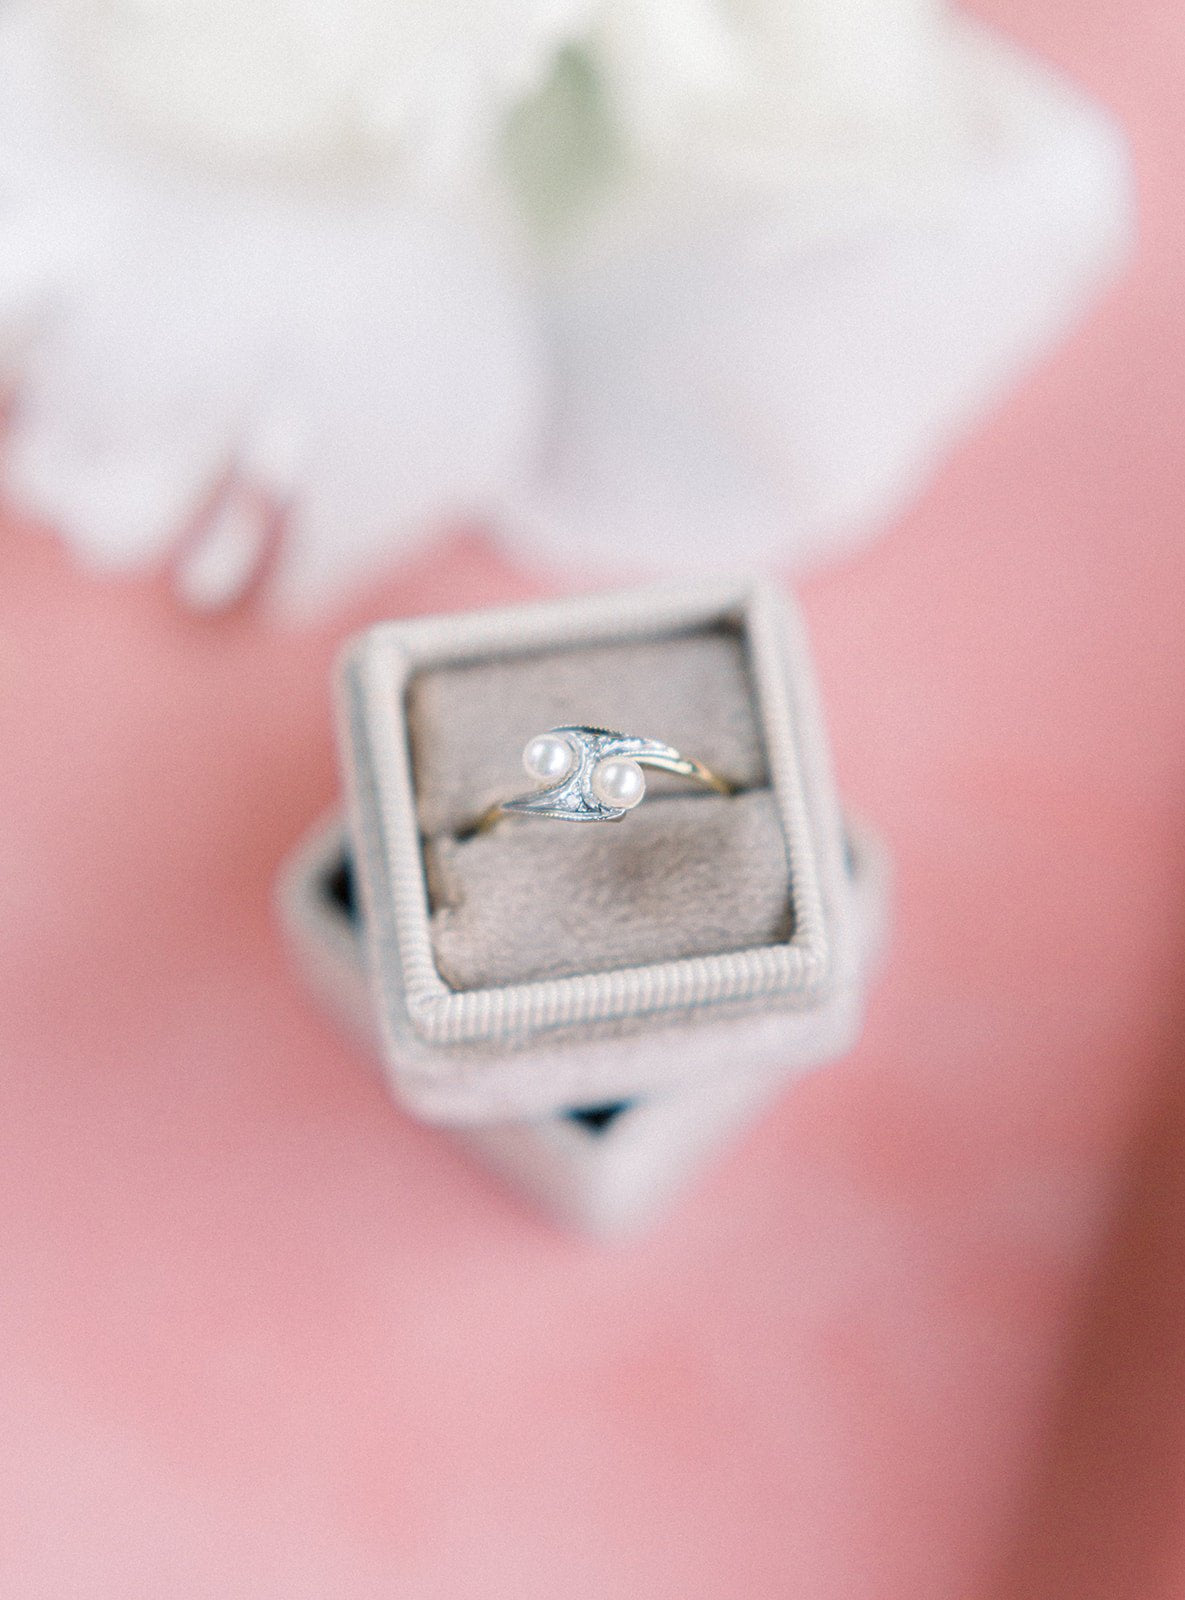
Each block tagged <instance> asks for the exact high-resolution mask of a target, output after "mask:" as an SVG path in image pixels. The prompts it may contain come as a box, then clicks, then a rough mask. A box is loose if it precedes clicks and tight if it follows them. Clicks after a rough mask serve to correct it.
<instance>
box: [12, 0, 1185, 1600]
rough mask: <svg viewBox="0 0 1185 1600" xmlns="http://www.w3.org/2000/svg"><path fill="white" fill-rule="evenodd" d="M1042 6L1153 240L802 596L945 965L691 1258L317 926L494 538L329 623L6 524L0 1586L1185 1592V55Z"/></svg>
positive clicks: (755, 1594) (713, 1223)
mask: <svg viewBox="0 0 1185 1600" xmlns="http://www.w3.org/2000/svg"><path fill="white" fill-rule="evenodd" d="M996 11H997V13H998V20H1000V21H1001V22H1003V23H1004V24H1005V25H1007V26H1008V27H1009V28H1010V30H1011V31H1013V32H1019V33H1022V34H1023V35H1024V36H1025V37H1026V39H1027V41H1028V42H1030V43H1032V44H1034V45H1035V46H1036V47H1037V48H1039V49H1041V50H1042V51H1044V52H1045V53H1046V54H1048V55H1050V56H1052V57H1053V58H1055V59H1057V60H1060V61H1062V62H1063V63H1065V64H1066V65H1068V66H1070V67H1071V68H1072V69H1073V70H1074V71H1076V72H1077V73H1078V75H1079V76H1080V77H1081V78H1082V79H1083V80H1085V81H1086V82H1087V83H1088V84H1089V85H1090V86H1091V87H1093V88H1094V89H1095V91H1096V92H1098V93H1099V94H1100V95H1101V96H1102V97H1103V98H1104V99H1105V100H1107V101H1109V102H1110V103H1111V104H1112V105H1114V106H1115V107H1116V108H1118V109H1119V111H1120V112H1121V114H1122V115H1123V116H1124V118H1125V120H1126V122H1127V125H1128V127H1129V129H1130V131H1131V134H1132V138H1133V141H1134V144H1135V149H1136V156H1137V162H1138V166H1139V170H1140V173H1141V181H1142V186H1143V202H1144V217H1145V233H1144V240H1143V246H1142V253H1141V258H1140V261H1139V263H1138V266H1137V268H1136V270H1135V271H1134V272H1133V273H1132V274H1131V276H1130V277H1129V279H1128V280H1127V281H1126V283H1125V284H1124V285H1123V286H1122V287H1121V288H1120V290H1118V291H1117V292H1116V293H1115V294H1114V295H1113V296H1112V297H1111V298H1110V300H1109V302H1108V304H1107V305H1106V306H1105V307H1104V308H1103V310H1102V311H1101V312H1100V313H1099V314H1098V315H1096V316H1095V317H1094V318H1093V320H1092V321H1091V323H1090V325H1089V326H1088V327H1087V328H1086V329H1085V331H1084V332H1082V333H1081V334H1080V335H1079V336H1078V337H1077V338H1076V339H1075V340H1074V341H1073V343H1072V345H1071V346H1070V347H1069V348H1068V349H1067V350H1066V351H1065V352H1064V353H1063V354H1062V355H1061V356H1060V357H1059V358H1058V360H1056V361H1055V362H1054V363H1052V364H1051V365H1050V366H1048V367H1047V368H1046V369H1045V370H1044V371H1042V372H1041V373H1039V374H1038V375H1036V376H1035V377H1034V378H1033V379H1032V381H1030V382H1029V383H1028V384H1027V385H1026V387H1025V389H1024V391H1023V392H1022V393H1021V394H1019V395H1018V396H1017V397H1016V398H1015V400H1014V402H1013V403H1012V404H1011V405H1010V406H1009V408H1008V409H1007V411H1006V413H1005V415H1004V416H1002V417H1001V418H1000V419H999V420H998V421H996V423H995V424H994V425H993V426H991V427H990V428H989V429H987V430H986V431H985V432H984V433H983V434H982V436H981V437H980V438H979V439H978V440H977V441H976V442H975V443H974V444H973V445H972V446H971V447H970V448H967V449H965V450H963V451H962V452H961V453H960V455H959V457H958V459H957V460H955V461H954V462H953V463H952V464H951V466H950V468H949V470H948V471H947V472H946V473H945V474H944V476H943V478H942V481H941V482H940V483H939V484H937V486H936V487H935V488H934V490H933V492H932V493H931V494H930V495H929V496H928V498H927V500H926V502H925V504H924V505H923V506H922V507H920V508H919V509H918V511H917V512H916V513H915V514H914V515H912V516H911V517H909V518H908V519H907V521H906V523H905V525H904V526H902V527H901V528H900V529H899V530H897V531H896V532H894V534H893V535H892V537H891V538H889V539H888V540H887V542H885V543H884V544H883V545H882V546H880V547H879V548H878V549H877V550H875V551H874V552H872V553H871V554H870V555H868V556H866V557H865V558H863V559H861V560H860V561H859V562H858V563H856V564H853V565H852V566H851V567H850V568H847V569H845V570H842V571H839V572H836V573H834V574H831V575H829V576H827V577H824V578H822V579H820V580H818V581H815V582H813V583H812V584H810V585H809V587H808V590H807V595H806V599H807V604H808V610H809V613H810V617H811V621H812V623H813V630H814V635H815V640H816V643H817V647H818V651H819V656H820V660H821V666H822V675H823V679H824V686H825V690H826V693H827V698H828V700H829V703H830V707H831V712H832V716H833V725H834V732H835V739H836V745H837V749H838V755H839V762H840V767H841V771H842V775H843V779H844V782H845V787H846V790H847V792H848V793H849V795H850V796H851V798H852V800H853V801H854V802H855V803H856V804H857V805H858V807H859V808H860V809H862V810H863V811H864V812H866V813H867V814H868V815H869V816H870V817H873V818H875V819H877V821H878V822H879V823H881V824H882V825H883V826H884V827H885V829H886V830H887V832H888V833H889V835H890V837H891V839H892V842H893V844H894V846H895V849H896V852H897V857H898V861H899V867H900V881H899V918H898V931H897V939H896V943H895V946H894V950H893V954H892V959H891V962H890V966H889V970H888V973H887V975H886V978H885V981H884V983H883V986H882V989H881V991H880V994H879V997H878V999H877V1001H876V1003H875V1006H874V1010H873V1014H872V1018H871V1022H870V1025H869V1028H868V1032H867V1037H866V1039H865V1041H864V1043H863V1045H862V1047H861V1048H860V1050H859V1051H858V1053H857V1054H856V1055H855V1056H854V1057H853V1058H852V1059H851V1060H850V1061H849V1062H847V1063H845V1064H844V1065H842V1066H840V1067H839V1068H837V1069H835V1070H833V1071H830V1072H828V1073H826V1074H825V1075H821V1076H819V1077H817V1078H815V1079H814V1080H813V1081H810V1082H808V1083H806V1084H804V1085H802V1086H801V1087H800V1088H799V1089H797V1090H795V1092H794V1093H792V1094H791V1096H790V1097H789V1098H788V1099H787V1100H786V1102H785V1103H784V1104H783V1105H782V1106H781V1108H780V1109H779V1110H778V1111H777V1112H776V1113H775V1114H774V1115H772V1116H771V1117H770V1118H769V1119H768V1120H767V1121H766V1122H765V1123H764V1125H763V1126H762V1127H760V1128H759V1129H758V1130H757V1131H756V1132H755V1133H754V1134H753V1135H752V1137H750V1138H749V1139H748V1140H747V1141H746V1143H745V1144H744V1146H743V1148H741V1149H740V1150H738V1151H737V1152H736V1153H735V1154H734V1155H733V1156H732V1157H731V1158H730V1159H729V1160H728V1161H727V1162H726V1163H725V1164H724V1166H723V1167H722V1168H721V1169H720V1170H719V1171H718V1172H717V1173H715V1174H714V1175H713V1176H712V1177H710V1178H709V1180H708V1181H707V1182H706V1183H704V1184H703V1185H702V1186H701V1187H700V1188H699V1189H698V1190H697V1191H696V1192H695V1193H694V1194H692V1195H691V1196H689V1197H688V1199H687V1200H686V1202H685V1203H684V1204H682V1205H681V1207H680V1208H679V1210H678V1212H677V1213H676V1214H675V1215H673V1216H672V1217H671V1218H670V1220H669V1221H668V1222H667V1223H666V1224H665V1225H664V1226H662V1227H661V1228H660V1229H659V1230H658V1231H657V1232H656V1233H655V1234H654V1235H653V1236H651V1237H649V1238H647V1239H644V1240H642V1241H640V1242H638V1243H636V1244H631V1245H629V1246H626V1247H623V1248H620V1249H617V1250H609V1251H606V1250H602V1249H597V1248H593V1247H591V1246H588V1245H584V1244H580V1243H574V1242H571V1241H569V1240H566V1239H564V1238H561V1237H558V1236H557V1235H555V1234H552V1233H550V1232H548V1231H547V1230H546V1229H545V1228H544V1227H543V1226H542V1225H540V1224H538V1223H536V1222H534V1221H533V1220H531V1218H530V1217H528V1216H527V1215H525V1214H524V1212H523V1211H522V1210H521V1209H520V1208H519V1207H518V1206H517V1205H516V1204H514V1203H513V1202H512V1201H510V1200H508V1199H506V1198H505V1197H504V1196H503V1195H502V1194H501V1193H500V1192H498V1191H497V1190H496V1188H495V1187H494V1186H493V1184H492V1183H490V1182H488V1181H487V1180H485V1179H484V1178H483V1177H482V1176H481V1175H479V1174H478V1173H476V1172H475V1171H474V1170H473V1169H471V1168H470V1167H469V1166H467V1165H466V1164H465V1162H464V1161H463V1160H462V1159H461V1158H460V1157H459V1156H456V1155H454V1154H452V1153H450V1151H449V1150H448V1149H447V1148H446V1147H445V1146H444V1145H442V1144H441V1142H440V1141H439V1139H438V1138H437V1137H436V1136H434V1135H433V1134H431V1133H429V1132H426V1131H423V1130H420V1129H418V1128H416V1127H414V1126H412V1125H411V1124H410V1123H409V1122H407V1121H406V1120H405V1119H403V1118H402V1117H400V1116H399V1115H398V1114H397V1113H396V1112H394V1111H393V1110H392V1109H391V1108H390V1107H389V1106H388V1105H387V1104H386V1103H385V1102H384V1100H383V1098H382V1097H381V1095H380V1092H379V1090H378V1089H377V1087H376V1086H375V1083H374V1082H373V1080H372V1078H371V1076H370V1075H369V1073H368V1071H367V1069H366V1066H365V1064H364V1062H363V1060H362V1059H361V1057H360V1055H359V1053H358V1052H357V1051H356V1050H354V1049H352V1048H351V1047H350V1045H349V1044H347V1043H346V1042H344V1041H343V1040H342V1039H341V1038H339V1037H337V1036H336V1035H335V1034H334V1032H333V1031H332V1030H331V1029H330V1027H329V1026H328V1025H327V1024H326V1023H325V1022H323V1021H322V1020H321V1018H320V1017H319V1015H318V1014H317V1013H316V1011H315V1010H314V1008H313V1006H312V1005H311V1003H310V1002H309V1001H308V1000H307V999H306V998H305V997H304V996H303V994H302V993H301V991H300V989H299V987H298V985H297V984H296V983H295V982H294V980H293V978H292V977H291V976H290V974H289V972H288V970H287V968H286V966H285V963H284V960H283V957H282V953H281V950H280V948H279V944H278V940H277V937H276V933H275V929H274V926H273V922H272V919H271V916H270V910H269V894H270V888H271V882H272V878H273V874H274V872H275V869H276V866H277V863H278V862H279V860H280V858H281V856H282V854H283V853H284V852H285V851H286V850H287V849H288V848H289V846H290V845H291V844H292V842H293V841H294V840H295V839H296V838H297V837H298V836H299V834H300V833H301V831H302V829H303V828H304V827H305V825H306V824H307V823H308V822H309V821H310V820H311V819H312V818H313V817H314V816H315V815H316V814H317V812H318V811H319V809H320V808H321V807H322V806H323V805H324V804H325V803H326V802H328V800H329V799H330V798H331V796H332V795H333V793H334V789H335V780H334V770H333V757H332V749H331V737H330V720H329V704H328V695H327V687H326V685H327V672H328V668H329V663H330V659H331V656H332V653H333V650H334V647H335V645H336V643H337V642H338V640H339V639H340V637H341V636H342V634H343V633H344V632H345V631H346V629H347V627H349V626H352V625H353V624H355V623H357V622H358V621H361V620H364V619H365V618H369V617H372V616H379V615H382V614H384V613H388V612H392V611H396V612H406V611H413V610H425V609H429V608H432V609H435V608H441V607H452V606H457V605H475V604H485V603H488V602H491V601H495V600H501V599H504V598H507V597H509V596H518V595H522V594H524V593H527V592H529V591H530V590H531V589H532V587H533V584H532V580H530V579H528V578H526V577H524V576H523V575H522V574H519V573H514V572H511V571H509V570H507V569H506V568H505V567H504V566H503V565H502V564H501V563H500V562H499V561H498V559H497V558H496V557H494V556H493V555H492V554H491V553H490V552H489V551H488V550H487V549H486V548H485V547H484V546H483V545H482V544H481V542H480V541H476V540H473V539H460V540H458V541H456V542H454V543H453V544H451V545H450V546H448V547H447V548H445V549H444V550H443V551H442V552H440V553H439V554H437V555H434V556H431V557H426V558H425V559H424V560H423V561H422V562H421V563H420V564H419V565H418V566H417V567H416V568H415V569H414V570H407V571H404V572H403V573H401V574H399V575H397V576H396V577H395V578H394V579H393V580H392V581H391V583H390V584H389V585H388V586H387V588H386V590H385V592H383V593H380V594H375V595H372V596H370V597H369V598H368V600H367V603H366V604H365V606H362V607H359V609H358V611H357V613H356V614H355V615H354V616H353V617H350V618H345V619H338V620H337V621H336V622H335V624H334V626H333V627H332V628H327V629H326V630H325V631H324V632H322V633H319V634H317V635H305V636H300V635H293V634H286V633H283V632H280V631H278V630H276V629H274V628H272V627H270V626H269V625H267V624H266V623H265V622H263V621H261V620H260V619H259V618H258V617H256V616H253V615H250V614H244V615H241V616H239V617H236V618H234V619H228V620H226V621H224V622H220V623H215V624H210V623H203V622H197V621H192V620H187V619H186V618H184V617H183V616H181V615H180V614H179V613H178V611H177V609H176V607H175V606H174V605H173V604H172V602H171V601H170V600H169V598H168V596H167V589H166V586H165V584H164V583H163V581H162V582H138V583H100V582H96V581H90V580H88V579H85V578H83V577H80V576H79V575H77V574H76V573H75V572H73V571H71V570H70V569H69V568H68V567H67V565H66V562H65V560H64V558H63V556H62V555H61V554H60V552H59V551H58V549H57V548H56V547H55V546H54V545H53V544H52V543H51V542H50V541H49V540H46V539H44V538H43V537H41V536H40V535H38V534H36V533H35V532H34V530H31V529H28V528H19V527H16V526H13V525H12V524H11V523H9V524H8V525H6V526H5V527H4V529H3V532H2V534H0V1061H2V1068H3V1070H2V1073H0V1190H2V1203H0V1440H2V1444H0V1593H3V1594H4V1595H5V1596H9V1595H11V1596H13V1597H14V1600H41V1597H46V1600H63V1597H67V1596H69V1597H71V1600H139V1597H145V1600H162V1597H168V1600H206V1597H211V1600H212V1597H219V1600H226V1597H246V1600H273V1597H274V1600H362V1597H368V1600H369V1597H376V1600H377V1597H380V1596H381V1597H383V1600H391V1597H395V1596H397V1597H399V1600H429V1597H441V1600H554V1597H556V1596H563V1597H566V1600H640V1597H647V1600H701V1597H702V1600H722V1597H723V1600H732V1597H737V1600H767V1597H769V1600H775V1597H777V1600H929V1597H935V1600H952V1597H954V1596H960V1597H961V1596H981V1595H982V1596H992V1597H1002V1596H1012V1595H1025V1596H1034V1597H1038V1596H1039V1597H1042V1600H1051V1597H1055V1596H1067V1597H1071V1596H1072V1597H1074V1600H1091V1597H1094V1596H1099V1597H1103V1596H1105V1597H1107V1600H1123V1597H1127V1596H1132V1597H1136V1596H1139V1597H1140V1600H1160V1597H1162V1596H1169V1595H1171V1594H1180V1593H1183V1592H1185V1536H1183V1534H1182V1527H1183V1526H1185V1237H1183V1235H1185V1078H1183V1076H1182V1074H1181V1072H1180V1070H1179V1069H1180V1066H1181V1064H1182V1055H1183V1054H1185V1051H1183V1043H1182V1041H1183V1039H1185V1026H1183V1024H1185V1018H1183V1015H1182V1013H1183V1009H1185V1002H1183V997H1182V985H1181V974H1182V970H1183V955H1185V948H1183V947H1185V805H1183V800H1185V675H1183V669H1185V624H1183V618H1182V599H1183V596H1185V472H1183V470H1182V417H1183V414H1185V409H1183V403H1185V321H1183V316H1182V304H1183V301H1182V279H1183V271H1185V211H1183V209H1182V206H1181V203H1180V190H1181V183H1182V156H1183V154H1185V122H1183V121H1182V116H1181V109H1180V83H1181V81H1182V70H1183V68H1185V19H1183V17H1182V13H1181V11H1180V8H1179V6H1178V5H1177V4H1176V0H1134V3H1133V4H1131V5H1128V6H1126V7H1125V8H1124V9H1123V13H1122V17H1118V16H1117V15H1116V13H1115V10H1114V8H1113V7H1110V6H1106V5H1104V4H1103V3H1102V0H1081V3H1079V4H1077V5H1075V6H1072V7H1070V6H1066V5H1064V4H1061V5H1058V4H1054V0H1024V3H1023V4H1022V5H1021V6H1020V7H1019V8H1017V12H1016V13H1015V14H1014V13H1013V12H1012V10H1011V9H1010V8H1006V7H1004V6H1003V5H1002V4H1000V5H997V7H996ZM1006 12H1007V14H1005V13H1006ZM536 586H539V585H536Z"/></svg>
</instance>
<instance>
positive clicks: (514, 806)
mask: <svg viewBox="0 0 1185 1600" xmlns="http://www.w3.org/2000/svg"><path fill="white" fill-rule="evenodd" d="M523 766H524V767H525V769H526V772H527V776H528V777H530V778H532V779H533V780H534V781H535V783H536V785H537V788H536V789H535V790H534V791H533V792H532V793H531V794H524V795H519V796H517V797H516V798H514V799H512V800H503V801H501V802H500V803H499V804H498V805H495V806H491V807H490V809H489V810H488V811H487V812H485V813H484V814H483V815H482V816H481V817H479V818H478V820H477V822H476V823H475V824H474V825H473V827H472V829H470V830H469V831H470V832H471V833H483V832H485V831H486V830H487V829H489V828H491V827H493V825H494V823H495V822H497V821H498V820H499V819H500V818H501V817H503V816H522V817H547V818H550V819H552V820H553V821H557V822H620V821H621V819H622V818H623V817H624V816H625V815H626V814H627V812H630V811H632V810H633V809H634V807H635V806H637V805H640V804H641V802H642V801H643V800H644V799H645V796H646V773H645V770H644V769H646V768H651V769H653V770H655V771H659V772H669V773H674V774H675V775H676V776H678V777H682V778H689V779H691V780H692V781H694V782H697V783H700V784H702V785H704V786H705V787H707V788H709V789H714V790H715V791H716V793H717V794H732V793H733V792H734V788H733V785H732V784H730V783H729V782H728V781H727V780H726V779H724V778H722V777H720V776H719V775H718V774H717V773H715V772H713V771H712V770H711V768H710V767H706V766H705V765H704V764H703V762H701V761H695V760H693V759H692V758H690V757H688V756H684V755H681V754H680V753H679V751H678V750H676V749H675V748H674V747H673V746H672V745H669V744H664V743H663V742H662V741H661V740H659V739H643V738H639V737H638V736H637V735H634V734H628V733H619V732H616V731H615V730H613V729H611V728H593V727H586V726H584V725H583V724H577V723H569V724H566V725H564V726H563V727H558V728H550V729H548V731H547V732H546V733H540V734H536V736H535V737H534V738H533V739H530V740H528V742H527V745H526V748H525V749H524V751H523Z"/></svg>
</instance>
